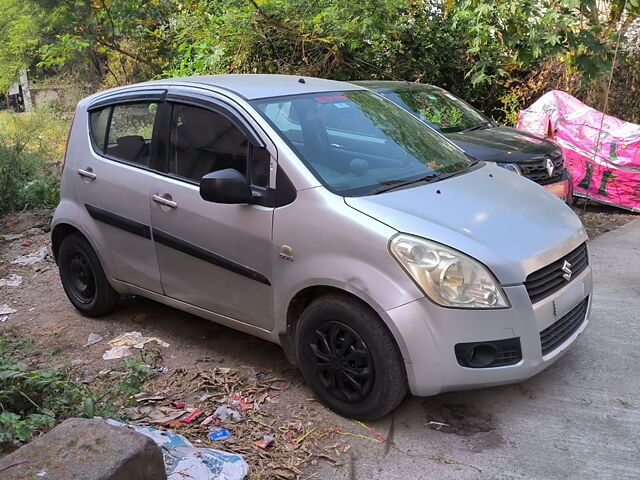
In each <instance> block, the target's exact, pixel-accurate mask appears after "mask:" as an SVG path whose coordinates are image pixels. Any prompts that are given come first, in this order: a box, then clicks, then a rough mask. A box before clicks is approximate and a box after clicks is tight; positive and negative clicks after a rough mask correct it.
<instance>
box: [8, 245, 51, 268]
mask: <svg viewBox="0 0 640 480" xmlns="http://www.w3.org/2000/svg"><path fill="white" fill-rule="evenodd" d="M48 253H49V248H48V247H41V248H40V250H38V251H37V252H34V253H30V254H29V255H20V256H19V257H18V258H16V259H15V260H14V261H13V262H11V264H12V265H35V264H36V263H40V262H42V261H44V259H45V258H47V254H48Z"/></svg>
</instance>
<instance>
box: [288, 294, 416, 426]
mask: <svg viewBox="0 0 640 480" xmlns="http://www.w3.org/2000/svg"><path fill="white" fill-rule="evenodd" d="M296 349H297V356H298V361H299V364H300V369H301V370H302V374H303V375H304V377H305V379H306V380H307V382H308V383H309V385H310V386H311V387H312V388H313V390H314V391H315V393H316V395H318V397H320V399H321V400H322V401H323V402H324V403H325V404H327V406H329V407H330V408H331V409H332V410H335V411H336V412H338V413H339V414H341V415H344V416H346V417H351V418H356V419H360V420H373V419H376V418H380V417H382V416H384V415H386V414H387V413H389V412H390V411H391V410H393V409H394V408H395V407H396V406H397V405H398V404H399V403H400V402H401V401H402V399H403V398H404V396H405V395H406V392H407V381H406V373H405V369H404V365H403V362H402V357H401V355H400V352H399V351H398V348H397V346H396V344H395V342H394V340H393V338H392V336H391V334H390V333H389V331H388V330H387V328H386V327H385V325H384V324H383V323H382V321H381V319H380V318H379V317H378V315H376V313H375V312H374V311H372V310H371V309H370V308H369V307H368V306H366V305H364V304H363V303H361V302H359V301H357V300H355V299H351V298H349V297H347V296H346V295H338V294H335V295H333V294H332V295H326V296H323V297H320V298H318V299H316V300H314V301H313V302H312V303H311V304H310V305H309V306H308V307H307V308H306V309H305V310H304V312H303V313H302V315H301V317H300V321H299V324H298V329H297V333H296Z"/></svg>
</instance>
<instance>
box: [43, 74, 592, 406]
mask: <svg viewBox="0 0 640 480" xmlns="http://www.w3.org/2000/svg"><path fill="white" fill-rule="evenodd" d="M586 239H587V237H586V233H585V230H584V228H583V227H582V224H581V223H580V220H579V219H578V218H577V217H576V215H575V214H574V213H573V212H572V211H571V210H570V209H569V207H567V206H566V205H565V204H564V203H563V202H562V201H561V200H559V199H557V198H556V197H554V196H553V195H551V194H549V193H547V192H546V191H545V190H544V189H543V188H542V187H540V186H539V185H536V184H534V183H533V182H530V181H528V180H526V179H523V178H520V177H517V176H515V175H513V174H511V173H510V172H507V171H505V170H504V169H501V168H499V167H496V166H494V165H490V164H484V163H482V162H480V163H474V162H473V161H472V160H471V159H470V158H468V157H466V156H465V155H464V154H463V153H462V152H461V151H460V150H459V149H458V148H456V147H455V146H453V145H452V144H451V143H449V142H448V141H447V140H446V139H445V138H444V137H442V136H440V135H439V134H438V133H436V132H434V131H433V130H431V129H429V128H428V127H426V126H425V125H424V124H422V123H421V122H420V121H419V120H417V119H416V118H414V117H413V116H412V115H410V114H409V113H407V112H406V111H404V110H403V109H402V108H400V107H398V106H396V105H394V104H393V103H391V102H390V101H388V100H385V99H383V98H382V97H380V96H378V95H377V94H375V93H373V92H371V91H369V90H367V89H365V88H363V87H359V86H355V85H352V84H348V83H342V82H336V81H330V80H322V79H316V78H309V77H295V76H277V75H223V76H204V77H190V78H182V79H170V80H161V81H154V82H148V83H142V84H137V85H131V86H127V87H122V88H117V89H113V90H109V91H106V92H102V93H98V94H96V95H92V96H90V97H88V98H85V99H84V100H82V101H81V102H80V103H79V105H78V108H77V110H76V114H75V118H74V121H73V125H72V128H71V131H70V135H69V140H68V145H67V152H66V159H65V165H64V167H63V175H62V197H61V201H60V204H59V206H58V208H57V210H56V212H55V216H54V220H53V225H52V245H53V252H54V255H55V258H56V261H57V262H58V265H59V268H60V277H61V279H62V284H63V286H64V289H65V291H66V293H67V295H68V297H69V299H70V300H71V303H72V304H73V305H74V306H75V308H76V309H78V310H79V311H80V312H81V313H83V314H84V315H88V316H96V315H102V314H106V313H107V312H109V311H111V310H112V309H113V308H115V307H116V305H117V303H118V299H119V295H120V294H135V295H140V296H144V297H147V298H150V299H153V300H156V301H158V302H161V303H164V304H166V305H170V306H172V307H175V308H178V309H181V310H184V311H187V312H190V313H192V314H194V315H198V316H201V317H204V318H207V319H210V320H213V321H216V322H219V323H221V324H223V325H227V326H229V327H232V328H236V329H238V330H241V331H243V332H246V333H250V334H252V335H256V336H258V337H260V338H263V339H265V340H269V341H271V342H275V343H278V344H280V345H281V346H282V348H283V349H284V352H285V353H286V355H287V357H288V358H289V359H290V360H291V361H292V362H295V363H297V364H298V365H299V366H300V368H301V370H302V373H303V375H304V377H305V379H306V380H307V382H308V383H309V385H310V386H311V387H312V388H313V390H314V391H315V393H316V394H317V395H318V397H320V398H321V399H322V400H323V401H324V402H325V403H326V404H327V405H328V406H329V407H331V408H332V409H334V410H335V411H337V412H339V413H341V414H343V415H345V416H348V417H353V418H359V419H373V418H378V417H381V416H383V415H385V414H386V413H388V412H389V411H391V410H392V409H394V408H395V407H396V406H397V405H398V404H399V402H400V401H401V400H402V399H403V397H404V396H405V394H406V392H407V390H410V391H411V392H412V393H413V394H415V395H420V396H427V395H435V394H437V393H440V392H445V391H451V390H461V389H469V388H476V387H481V386H489V385H499V384H506V383H510V382H516V381H519V380H523V379H526V378H529V377H531V376H532V375H534V374H536V373H538V372H540V371H541V370H542V369H544V368H546V367H547V366H549V365H550V364H551V363H553V362H554V361H555V360H557V359H558V358H559V357H560V356H561V355H562V354H563V353H564V352H565V351H566V350H567V349H568V348H569V347H570V346H571V344H572V343H573V342H574V341H575V339H576V337H577V336H578V335H579V334H580V333H581V332H582V331H583V330H584V329H585V328H586V325H587V323H588V316H589V310H590V303H591V292H592V277H591V269H590V267H589V260H588V253H587V246H586V243H585V242H586Z"/></svg>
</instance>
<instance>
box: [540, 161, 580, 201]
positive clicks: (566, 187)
mask: <svg viewBox="0 0 640 480" xmlns="http://www.w3.org/2000/svg"><path fill="white" fill-rule="evenodd" d="M542 187H543V188H544V189H545V190H546V191H548V192H549V193H551V194H553V195H555V196H556V197H558V198H559V199H560V200H562V201H563V202H565V203H566V204H567V205H571V204H572V203H573V180H572V178H571V173H570V172H569V170H567V169H566V168H565V169H564V171H563V172H562V177H560V179H559V180H558V181H557V182H554V183H549V184H548V185H542Z"/></svg>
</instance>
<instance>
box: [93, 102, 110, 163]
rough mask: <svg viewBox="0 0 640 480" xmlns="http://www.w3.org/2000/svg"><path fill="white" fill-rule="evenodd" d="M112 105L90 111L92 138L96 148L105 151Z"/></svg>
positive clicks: (101, 151)
mask: <svg viewBox="0 0 640 480" xmlns="http://www.w3.org/2000/svg"><path fill="white" fill-rule="evenodd" d="M110 113H111V107H104V108H101V109H100V110H95V111H93V112H91V113H90V116H91V117H90V118H91V138H92V140H93V144H94V146H95V148H96V149H97V150H98V151H99V152H100V153H104V141H105V140H106V139H107V126H108V124H109V114H110Z"/></svg>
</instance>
